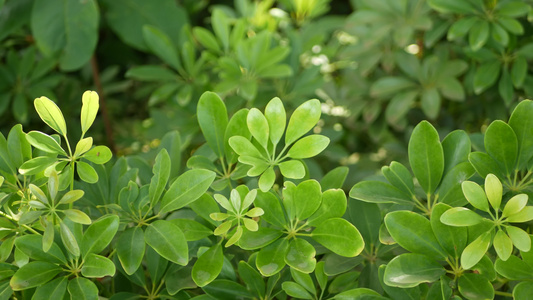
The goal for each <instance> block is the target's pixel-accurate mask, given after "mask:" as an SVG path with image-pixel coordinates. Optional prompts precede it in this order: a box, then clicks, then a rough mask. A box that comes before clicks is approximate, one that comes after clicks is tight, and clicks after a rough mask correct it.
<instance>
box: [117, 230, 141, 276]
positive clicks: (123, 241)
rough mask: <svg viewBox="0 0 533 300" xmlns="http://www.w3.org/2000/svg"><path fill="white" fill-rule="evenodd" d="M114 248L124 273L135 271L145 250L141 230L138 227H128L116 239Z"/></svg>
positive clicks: (129, 273)
mask: <svg viewBox="0 0 533 300" xmlns="http://www.w3.org/2000/svg"><path fill="white" fill-rule="evenodd" d="M116 249H117V255H118V258H119V260H120V263H121V264H122V267H123V268H124V271H125V272H126V274H128V275H131V274H133V273H135V271H137V269H138V268H139V266H140V265H141V262H142V258H143V256H144V251H145V241H144V232H143V230H142V229H141V228H140V227H132V228H128V229H127V230H126V231H124V232H123V233H122V235H121V236H120V238H119V239H118V241H117V246H116Z"/></svg>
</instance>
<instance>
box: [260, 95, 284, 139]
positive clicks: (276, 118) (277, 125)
mask: <svg viewBox="0 0 533 300" xmlns="http://www.w3.org/2000/svg"><path fill="white" fill-rule="evenodd" d="M265 117H266V119H267V120H268V128H269V131H270V141H271V142H272V144H274V145H277V144H278V143H279V141H280V140H281V137H282V136H283V132H285V125H286V124H287V115H286V113H285V108H284V107H283V103H282V102H281V100H280V99H279V98H278V97H275V98H272V100H270V102H268V104H267V106H266V108H265Z"/></svg>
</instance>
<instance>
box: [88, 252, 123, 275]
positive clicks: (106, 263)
mask: <svg viewBox="0 0 533 300" xmlns="http://www.w3.org/2000/svg"><path fill="white" fill-rule="evenodd" d="M81 274H82V275H83V276H85V277H87V278H101V277H105V276H114V275H115V264H113V262H112V261H110V260H109V259H108V258H107V257H104V256H100V255H96V254H93V253H91V254H89V255H87V257H86V258H85V263H84V264H83V267H82V268H81Z"/></svg>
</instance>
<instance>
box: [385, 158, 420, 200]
mask: <svg viewBox="0 0 533 300" xmlns="http://www.w3.org/2000/svg"><path fill="white" fill-rule="evenodd" d="M381 172H382V173H383V176H385V178H387V180H388V181H389V182H390V183H391V184H392V185H394V186H395V187H396V188H398V189H400V190H402V191H403V192H405V193H406V194H407V195H411V194H414V188H415V187H414V184H413V176H412V175H411V172H409V170H407V168H406V167H405V166H404V165H402V164H401V163H399V162H396V161H393V162H391V164H390V166H389V167H387V166H383V167H382V168H381Z"/></svg>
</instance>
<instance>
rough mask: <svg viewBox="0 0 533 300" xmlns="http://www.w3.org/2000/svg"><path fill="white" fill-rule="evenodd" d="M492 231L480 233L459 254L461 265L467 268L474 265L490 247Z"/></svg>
mask: <svg viewBox="0 0 533 300" xmlns="http://www.w3.org/2000/svg"><path fill="white" fill-rule="evenodd" d="M491 237H492V233H491V231H487V232H485V233H483V234H482V235H480V236H479V237H478V238H477V239H476V240H474V241H473V242H472V243H470V245H468V246H466V248H465V250H464V251H463V253H462V254H461V266H462V267H463V268H464V269H466V270H468V269H470V268H472V267H473V266H474V265H476V264H477V263H478V262H479V261H480V260H481V258H482V257H483V256H484V255H485V253H486V252H487V250H488V249H489V247H490V242H491Z"/></svg>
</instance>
